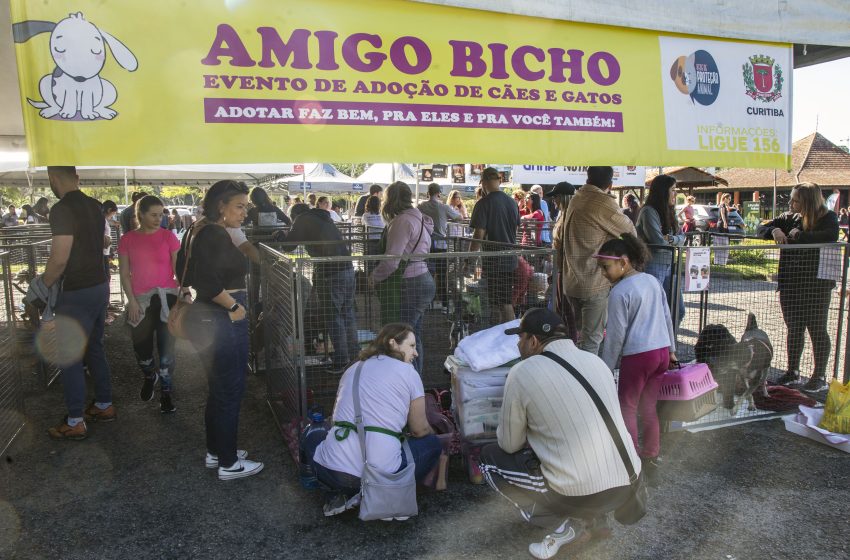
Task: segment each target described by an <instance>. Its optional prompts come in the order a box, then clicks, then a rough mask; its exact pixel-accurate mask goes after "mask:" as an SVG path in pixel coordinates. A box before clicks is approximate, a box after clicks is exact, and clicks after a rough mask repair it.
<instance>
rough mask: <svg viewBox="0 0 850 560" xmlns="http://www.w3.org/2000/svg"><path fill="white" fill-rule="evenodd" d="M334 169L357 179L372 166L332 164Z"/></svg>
mask: <svg viewBox="0 0 850 560" xmlns="http://www.w3.org/2000/svg"><path fill="white" fill-rule="evenodd" d="M331 165H333V166H334V167H336V168H337V169H339V170H340V171H342V172H343V173H345V174H346V175H348V176H349V177H354V178H356V177H357V176H358V175H361V174H362V173H363V172H364V171H366V168H367V167H369V166H370V165H372V164H371V163H332V164H331Z"/></svg>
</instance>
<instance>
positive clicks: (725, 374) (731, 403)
mask: <svg viewBox="0 0 850 560" xmlns="http://www.w3.org/2000/svg"><path fill="white" fill-rule="evenodd" d="M694 353H695V354H696V359H697V361H698V362H702V363H705V364H708V367H709V368H710V369H711V372H712V373H713V374H714V379H715V380H716V381H717V383H718V385H719V386H720V392H721V393H722V394H723V407H724V408H726V409H727V410H729V413H730V414H731V415H732V416H735V415H736V414H737V412H738V407H739V406H740V404H741V403H743V402H746V406H747V407H748V408H749V409H752V410H754V409H755V405H754V404H753V392H755V390H756V389H758V388H759V387H761V390H762V391H763V393H764V396H765V397H766V396H768V394H767V387H766V386H765V381H766V380H767V376H768V373H769V372H770V363H771V362H772V361H773V345H771V344H770V338H769V337H768V336H767V333H765V332H764V331H763V330H761V329H760V328H758V323H757V322H756V316H755V315H753V314H752V313H749V314H748V315H747V326H746V328H745V329H744V334H743V335H741V340H740V342H738V341H736V340H735V337H734V336H732V333H730V332H729V329H727V328H726V327H725V326H723V325H706V327H705V328H704V329H703V330H702V332H701V333H699V338H698V339H697V344H696V346H695V347H694ZM739 387H743V389H742V391H743V392H742V393H741V398H740V399H739V400H738V401H737V403H736V402H735V394H736V392H738V390H739Z"/></svg>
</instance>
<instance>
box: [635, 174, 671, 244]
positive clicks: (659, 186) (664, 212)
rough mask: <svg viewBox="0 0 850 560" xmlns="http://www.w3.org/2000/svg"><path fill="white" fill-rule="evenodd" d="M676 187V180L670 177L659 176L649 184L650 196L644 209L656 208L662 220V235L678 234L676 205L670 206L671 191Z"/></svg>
mask: <svg viewBox="0 0 850 560" xmlns="http://www.w3.org/2000/svg"><path fill="white" fill-rule="evenodd" d="M675 186H676V179H674V178H673V177H671V176H670V175H658V176H657V177H656V178H655V179H653V180H652V182H651V183H650V184H649V195H648V196H647V197H646V202H645V203H644V205H643V206H644V208H646V207H647V206H649V207H651V208H654V209H655V211H656V212H658V217H659V218H660V219H661V233H663V234H664V235H667V234H671V233H676V229H678V228H677V227H676V225H677V222H676V205H675V204H670V189H672V188H673V187H675Z"/></svg>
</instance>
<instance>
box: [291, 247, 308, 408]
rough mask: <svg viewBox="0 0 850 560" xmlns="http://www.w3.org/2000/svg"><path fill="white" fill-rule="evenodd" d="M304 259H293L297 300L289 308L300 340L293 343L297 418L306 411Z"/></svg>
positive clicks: (297, 338)
mask: <svg viewBox="0 0 850 560" xmlns="http://www.w3.org/2000/svg"><path fill="white" fill-rule="evenodd" d="M303 261H304V259H298V258H296V259H294V263H295V267H294V268H293V270H294V272H295V293H296V294H297V296H298V299H297V302H296V304H295V305H291V306H290V308H291V310H292V323H293V325H294V326H295V337H296V338H295V339H296V340H297V341H299V342H300V344H295V345H294V346H295V351H296V352H297V353H298V358H297V360H296V367H297V368H298V386H299V392H300V402H299V405H300V407H299V410H298V411H297V413H298V418H304V415H305V414H306V413H307V365H306V363H305V361H304V353H305V349H306V347H307V340H306V334H305V332H304V314H303V313H301V305H302V302H301V298H302V294H303V292H302V289H301V274H302V270H301V269H302V265H303Z"/></svg>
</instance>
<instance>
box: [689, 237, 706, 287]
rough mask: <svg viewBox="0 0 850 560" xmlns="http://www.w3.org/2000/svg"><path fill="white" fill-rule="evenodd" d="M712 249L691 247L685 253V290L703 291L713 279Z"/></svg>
mask: <svg viewBox="0 0 850 560" xmlns="http://www.w3.org/2000/svg"><path fill="white" fill-rule="evenodd" d="M710 255H711V249H709V248H708V247H689V248H688V250H687V253H686V255H685V291H686V292H702V291H704V290H707V289H708V282H709V280H710V279H711V264H710V260H711V259H710Z"/></svg>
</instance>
